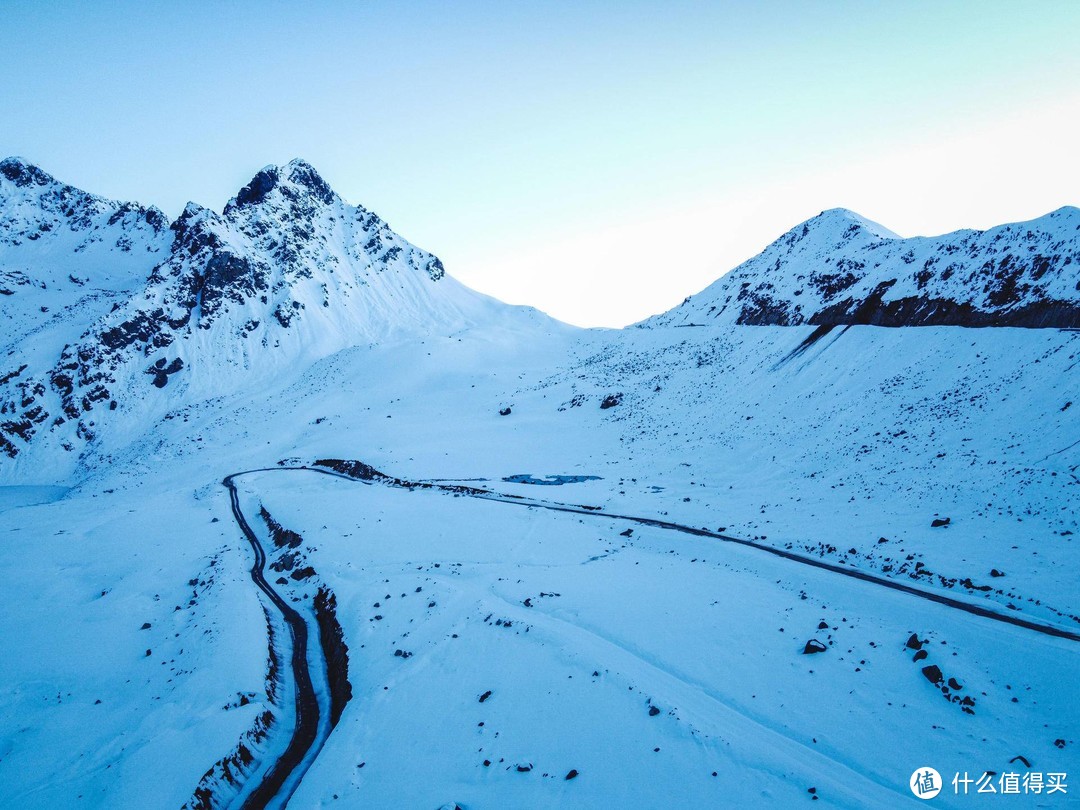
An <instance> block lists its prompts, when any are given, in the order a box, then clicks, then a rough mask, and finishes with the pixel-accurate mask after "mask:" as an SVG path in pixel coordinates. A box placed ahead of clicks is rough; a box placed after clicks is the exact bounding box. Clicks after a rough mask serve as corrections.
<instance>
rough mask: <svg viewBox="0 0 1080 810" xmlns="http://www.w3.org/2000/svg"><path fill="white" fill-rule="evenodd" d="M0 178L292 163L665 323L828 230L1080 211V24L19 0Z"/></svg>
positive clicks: (907, 227)
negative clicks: (803, 228)
mask: <svg viewBox="0 0 1080 810" xmlns="http://www.w3.org/2000/svg"><path fill="white" fill-rule="evenodd" d="M0 38H2V40H0V41H2V47H0V109H2V110H3V114H2V116H0V153H3V154H5V155H7V154H19V155H22V156H24V157H26V158H28V159H30V160H32V161H34V162H36V163H38V164H39V165H41V166H42V167H43V168H45V169H46V170H47V171H49V172H51V173H53V174H54V175H56V176H57V177H59V178H61V179H63V180H66V181H68V182H71V183H74V184H76V185H79V186H81V187H83V188H86V189H88V190H91V191H94V192H97V193H101V194H105V195H107V196H111V197H116V198H121V199H135V200H138V201H141V202H146V203H153V204H156V205H158V206H160V207H162V208H163V209H165V210H166V212H168V213H169V214H170V215H175V214H176V213H178V212H179V210H180V209H181V208H182V206H183V204H184V202H186V201H187V200H188V199H194V200H196V201H198V202H200V203H203V204H205V205H209V206H212V207H215V208H219V209H220V207H221V206H222V205H223V204H224V203H225V201H226V200H227V199H228V198H229V197H230V196H231V195H232V194H233V193H234V192H235V191H236V189H237V188H239V186H241V185H242V184H243V183H245V182H246V181H247V180H248V179H249V178H250V176H251V175H252V174H253V173H254V172H255V171H257V170H258V169H259V168H260V167H262V166H263V165H265V164H267V163H284V162H286V161H288V160H289V159H291V158H293V157H303V158H305V159H307V160H308V161H310V162H311V163H312V164H314V165H315V167H316V168H317V169H319V171H320V172H321V173H322V174H323V175H324V177H326V179H327V180H328V181H329V182H330V183H331V185H332V186H333V187H334V188H335V189H336V190H337V191H338V192H339V193H340V194H341V195H342V196H343V197H345V198H346V199H348V200H350V201H352V202H358V203H362V204H363V205H365V206H367V207H369V208H371V209H373V210H375V211H377V212H378V213H379V214H380V215H382V216H383V217H384V218H386V219H387V220H388V221H389V222H390V224H391V225H392V226H393V227H394V228H395V229H396V230H397V231H398V232H400V233H401V234H402V235H403V236H405V237H406V238H408V239H410V240H412V241H413V242H415V243H417V244H418V245H420V246H421V247H424V248H426V249H428V250H431V251H433V252H435V253H437V254H439V255H440V256H441V257H442V258H443V259H444V261H445V262H446V265H447V268H448V270H449V271H450V272H451V273H452V274H454V275H455V276H457V277H458V278H459V279H461V280H462V281H464V282H466V283H468V284H471V285H472V286H474V287H477V288H478V289H481V290H483V291H485V292H489V293H491V294H494V295H496V296H498V297H501V298H504V299H507V300H511V301H513V302H515V303H532V304H535V305H537V306H540V307H541V308H543V309H545V310H547V311H549V312H551V313H552V314H554V315H556V316H557V317H562V318H564V319H567V320H570V321H572V322H575V323H580V324H585V325H593V324H604V325H621V324H623V323H627V322H629V321H632V320H636V319H638V318H641V317H644V316H645V315H648V314H650V313H652V312H655V311H658V310H660V309H663V308H666V307H668V306H671V305H673V304H675V303H677V302H678V301H679V300H681V299H682V298H683V297H684V296H685V295H687V294H689V293H692V292H696V291H697V290H698V289H700V288H701V287H702V286H704V285H705V284H706V283H708V282H709V281H711V280H712V279H713V278H715V277H716V276H717V275H719V274H720V273H721V272H723V271H724V270H727V269H729V268H730V267H731V266H732V265H734V264H736V263H738V262H739V261H741V260H743V259H745V258H747V257H748V256H750V255H752V254H753V253H754V252H756V251H757V250H759V249H761V248H762V247H764V245H765V244H766V243H767V242H768V241H770V240H771V239H772V238H774V237H776V236H778V235H779V234H780V233H781V232H782V231H784V230H786V229H787V228H789V227H791V226H793V225H795V224H796V223H797V222H798V221H800V220H801V219H805V218H807V217H809V216H812V215H813V214H815V213H817V212H818V211H820V210H822V209H824V208H828V207H832V206H837V205H842V206H847V207H851V208H854V209H856V210H859V211H860V213H862V214H864V215H866V216H868V217H870V218H871V219H878V220H880V221H882V222H883V224H885V225H887V226H888V227H890V228H892V229H893V230H896V231H898V232H900V233H902V234H909V233H911V234H913V233H926V232H941V231H946V230H951V229H954V228H957V227H961V226H979V227H985V226H989V225H992V224H994V223H996V222H1000V221H1005V220H1010V219H1023V218H1029V217H1033V216H1037V215H1039V214H1042V213H1045V212H1047V211H1049V210H1051V209H1053V208H1056V207H1058V206H1060V205H1063V204H1066V203H1071V204H1078V203H1080V167H1078V163H1080V161H1078V160H1077V157H1076V152H1075V149H1076V147H1075V144H1076V143H1077V142H1080V138H1078V135H1080V131H1078V130H1080V107H1078V106H1077V104H1078V102H1080V47H1077V42H1078V41H1080V3H1075V2H1040V3H1035V4H1019V3H999V2H952V3H939V2H933V3H930V2H904V3H891V4H887V3H869V2H760V3H703V2H670V1H669V2H623V3H608V2H605V3H601V2H565V3H529V2H520V3H519V2H490V3H479V2H460V3H451V2H433V3H390V2H367V3H341V4H334V3H311V4H299V3H280V4H273V3H255V2H232V3H214V4H210V3H207V4H199V3H191V4H186V3H176V4H170V5H164V4H157V3H146V2H140V3H118V2H111V3H110V2H100V3H95V4H89V3H65V2H51V3H29V2H28V3H17V2H11V0H0Z"/></svg>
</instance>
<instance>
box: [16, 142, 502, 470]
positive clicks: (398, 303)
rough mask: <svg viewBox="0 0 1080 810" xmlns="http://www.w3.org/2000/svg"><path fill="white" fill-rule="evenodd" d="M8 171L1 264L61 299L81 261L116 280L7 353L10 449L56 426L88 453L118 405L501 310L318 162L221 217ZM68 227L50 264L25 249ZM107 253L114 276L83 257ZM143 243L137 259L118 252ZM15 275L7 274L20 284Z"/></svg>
mask: <svg viewBox="0 0 1080 810" xmlns="http://www.w3.org/2000/svg"><path fill="white" fill-rule="evenodd" d="M0 165H2V167H3V169H2V171H3V177H4V178H5V183H4V185H3V186H0V216H3V220H2V223H0V224H2V227H0V244H2V245H3V246H5V247H6V248H7V253H0V259H3V260H5V261H6V263H5V264H4V265H0V266H3V267H6V268H10V267H12V266H14V264H15V263H18V262H21V263H22V264H21V265H19V266H23V265H25V266H26V268H27V269H26V271H25V274H26V276H27V277H28V278H32V279H33V281H32V282H30V283H28V284H27V285H22V286H29V287H33V285H34V284H37V285H38V286H37V289H39V290H40V292H41V294H42V295H45V296H51V297H49V298H48V300H49V301H50V304H54V302H55V301H57V300H59V299H58V298H57V295H56V291H55V289H54V285H59V284H61V282H62V280H63V279H65V278H67V276H68V275H70V277H71V279H70V280H69V281H68V283H69V284H70V285H74V286H75V287H76V288H78V289H79V290H82V289H83V287H84V285H86V284H88V283H89V281H83V280H82V278H81V277H80V276H79V275H77V274H79V273H83V274H85V275H88V276H91V277H92V278H91V280H93V279H94V278H96V279H97V282H98V283H99V284H104V283H106V281H107V282H108V283H109V284H111V285H112V287H113V289H110V290H107V292H108V295H107V296H104V297H101V296H100V295H99V296H98V297H99V298H100V299H101V301H100V302H101V304H102V306H99V307H97V308H96V309H95V308H89V309H88V310H87V312H86V313H84V314H83V315H82V316H80V317H68V316H63V317H61V319H60V323H61V325H62V326H63V327H64V328H57V329H55V330H53V332H54V333H55V334H54V335H53V339H51V340H50V341H46V342H45V343H43V344H42V345H41V346H39V347H37V348H36V349H35V350H34V351H28V344H27V343H26V342H25V341H21V342H20V343H19V345H18V346H16V347H11V348H10V349H9V351H8V353H7V357H6V359H4V358H0V453H2V454H4V455H6V456H7V457H10V458H14V457H15V456H17V455H18V454H19V453H20V452H21V451H22V450H23V449H24V448H25V447H26V446H27V445H28V443H30V442H31V441H33V440H34V439H35V437H40V436H41V435H42V434H46V433H47V434H50V435H51V436H52V437H53V438H54V439H55V441H56V442H58V443H59V444H60V446H61V447H62V448H63V449H65V450H68V451H73V450H77V449H78V448H79V446H80V442H88V441H92V440H94V439H95V437H96V436H97V435H98V433H99V431H100V429H101V425H102V423H103V422H108V421H111V420H114V419H117V418H119V416H117V415H116V414H113V412H117V411H118V412H120V414H121V415H122V414H123V413H124V412H125V411H129V412H133V413H134V412H137V413H138V414H140V415H141V417H145V416H147V415H148V414H149V415H154V414H157V415H158V416H160V415H161V414H162V413H164V411H165V410H166V409H167V408H168V407H171V406H175V405H176V404H177V400H178V398H179V399H180V400H182V401H193V400H198V399H200V398H206V397H211V396H217V395H221V394H225V393H228V392H230V391H232V390H236V389H238V388H239V387H242V386H245V385H252V384H256V383H259V382H265V381H266V380H267V378H272V377H274V376H275V375H279V374H281V373H284V372H285V371H287V370H289V369H292V368H296V367H299V366H303V365H305V364H310V362H313V361H314V360H316V359H318V358H320V357H323V356H326V355H328V354H330V353H332V352H334V351H337V350H340V349H342V348H345V347H347V346H353V345H357V344H364V343H371V342H377V341H383V340H387V339H393V338H394V337H395V336H397V335H402V334H413V335H415V334H427V333H433V332H434V333H449V332H452V331H454V330H456V329H459V328H461V327H463V326H464V325H466V324H468V323H470V322H472V321H474V320H476V319H477V318H482V317H484V314H485V313H486V312H488V311H489V310H491V308H492V307H493V306H497V305H495V304H494V302H492V301H491V300H490V299H487V298H485V297H484V296H481V295H479V294H477V293H474V292H472V291H471V290H468V289H466V288H464V287H462V286H461V285H460V284H458V283H457V282H455V281H453V280H452V279H450V278H448V277H445V273H444V270H443V266H442V263H441V262H440V261H439V259H437V258H436V257H435V256H432V255H431V254H429V253H426V252H425V251H423V250H420V249H419V248H416V247H414V246H413V245H411V244H410V243H409V242H407V241H405V240H404V239H402V238H401V237H400V236H398V235H397V234H396V233H394V232H393V231H392V230H391V229H390V228H389V226H388V225H387V224H386V223H385V222H383V221H382V220H381V219H380V218H379V217H377V216H376V215H375V214H373V213H372V212H370V211H368V210H366V209H364V208H362V207H359V206H352V205H349V204H347V203H345V202H344V201H343V200H342V199H341V198H340V197H338V196H337V195H336V194H335V193H334V192H333V191H332V190H331V189H330V187H329V186H328V185H327V184H326V182H325V181H324V180H323V179H322V178H321V177H320V176H319V175H318V173H317V172H316V171H315V170H314V169H313V168H312V167H311V166H310V165H308V164H307V163H305V162H303V161H299V160H296V161H293V162H291V163H289V164H288V165H286V166H283V167H277V166H268V167H266V168H265V169H263V170H262V171H260V172H259V173H258V174H256V175H255V177H254V178H253V179H252V181H251V182H250V183H249V184H248V185H246V186H245V187H244V188H242V189H241V190H240V191H239V192H238V193H237V195H236V196H235V197H234V198H233V199H232V200H230V201H229V203H228V204H227V205H226V206H225V208H224V210H223V211H222V213H220V214H218V213H216V212H214V211H211V210H209V209H206V208H203V207H201V206H198V205H196V204H194V203H189V204H188V206H187V208H186V209H185V210H184V212H183V214H182V215H181V216H180V217H179V218H178V219H177V220H176V221H175V222H173V223H171V225H170V224H167V222H166V220H165V217H164V215H162V214H161V212H159V211H157V210H156V209H147V208H141V207H139V206H135V205H132V204H120V203H112V202H109V201H105V200H101V199H100V198H97V197H94V196H92V195H89V194H86V193H85V192H81V191H78V190H77V189H72V188H71V187H69V186H63V185H61V184H59V183H57V182H56V181H55V180H53V179H52V178H50V177H49V176H48V175H46V174H45V173H44V172H42V171H41V170H40V169H37V168H36V167H33V166H30V165H29V164H26V163H25V162H23V161H13V160H8V161H4V163H3V164H0ZM27 189H30V192H29V193H27V191H26V190H27ZM58 233H63V234H64V241H63V245H64V247H65V250H64V251H63V252H57V251H55V250H53V251H52V252H51V253H50V254H49V261H48V262H45V261H44V260H43V259H42V258H41V255H40V253H39V252H38V251H36V250H27V249H26V247H25V246H26V244H27V243H28V242H30V243H35V242H38V241H49V240H52V241H54V242H55V241H57V234H58ZM39 234H40V235H39ZM69 234H70V235H69ZM67 248H70V250H67ZM54 253H55V255H53V254H54ZM90 253H93V254H94V255H95V256H96V257H97V258H95V261H96V262H97V263H98V264H100V265H102V266H104V267H108V268H111V272H110V273H105V272H99V273H98V274H97V275H96V276H95V275H94V274H93V273H90V272H89V271H87V270H84V269H82V268H83V265H80V263H79V262H80V257H81V256H83V255H88V254H90ZM128 254H131V255H134V256H137V259H138V260H137V261H127V260H126V259H122V258H118V257H123V256H127V255H128ZM125 262H126V263H125ZM84 264H85V262H84ZM117 268H120V270H117ZM12 278H16V274H15V271H12V270H8V271H7V275H6V276H0V279H6V281H5V284H4V285H3V286H5V289H6V288H7V287H10V286H13V284H12V282H11V279H12ZM7 294H8V295H12V296H16V295H23V293H22V291H21V287H20V289H19V291H16V290H12V291H11V292H10V293H7ZM35 301H36V299H35ZM61 304H63V302H62V301H61ZM45 306H46V308H51V307H49V305H45ZM43 313H44V310H43ZM11 320H12V323H13V324H17V326H13V332H14V333H18V334H20V335H23V336H25V333H26V330H27V329H28V328H29V329H30V330H31V331H32V330H33V328H34V327H33V326H32V325H31V326H30V327H27V323H28V321H30V320H33V319H32V318H30V317H29V316H27V315H26V314H25V313H22V312H21V311H20V312H19V313H16V314H15V315H13V316H12V317H11ZM20 330H21V331H20ZM61 338H62V339H61ZM161 389H164V391H163V393H162V394H160V395H159V394H156V392H157V391H159V390H161ZM162 396H165V397H166V398H164V399H162ZM155 397H156V398H155Z"/></svg>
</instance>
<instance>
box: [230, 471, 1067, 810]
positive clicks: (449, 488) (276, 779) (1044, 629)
mask: <svg viewBox="0 0 1080 810" xmlns="http://www.w3.org/2000/svg"><path fill="white" fill-rule="evenodd" d="M299 471H304V472H313V473H319V474H320V475H329V476H332V477H334V478H341V479H344V480H346V481H350V482H352V483H355V484H365V485H368V486H370V485H371V484H372V481H369V480H364V479H360V478H356V477H354V476H351V475H345V474H344V473H340V472H336V471H334V470H330V469H325V468H319V467H305V466H297V467H266V468H261V469H256V470H246V471H244V472H238V473H233V474H232V475H230V476H228V477H227V478H225V480H224V481H223V482H222V483H223V484H224V485H225V486H226V487H227V488H228V490H229V497H230V500H231V502H232V511H233V516H234V517H235V518H236V522H237V524H238V525H239V526H240V529H241V531H243V533H244V536H245V537H247V539H248V542H249V543H251V547H252V549H253V550H254V551H255V564H254V565H253V566H252V568H251V579H252V580H253V581H254V582H255V584H256V585H258V586H259V588H260V589H261V590H262V591H263V593H265V594H266V596H267V597H268V598H269V599H270V601H271V602H272V603H273V605H274V607H275V608H277V609H278V611H279V612H280V613H281V615H282V617H283V618H284V620H285V623H286V625H287V626H288V627H289V632H290V634H291V636H292V659H291V665H292V670H293V675H294V679H293V680H294V683H295V685H296V689H295V697H296V727H295V729H294V731H293V736H292V739H291V740H290V741H289V745H288V748H286V750H285V753H284V754H282V755H281V757H280V758H279V759H278V761H277V762H276V763H274V764H273V765H272V766H271V768H270V769H269V770H268V771H267V772H266V774H265V775H264V776H263V778H262V782H261V783H260V784H259V785H258V787H257V788H256V789H255V790H254V791H253V792H252V793H251V794H250V795H249V796H248V798H247V799H246V801H245V802H244V805H243V807H244V808H245V809H246V808H251V809H252V810H254V809H255V808H263V807H266V806H267V805H268V804H269V803H270V802H272V801H274V799H275V798H276V799H277V800H278V804H279V805H280V806H281V807H284V806H285V804H286V803H287V802H288V800H289V798H290V797H291V796H292V794H293V792H294V791H295V790H296V787H297V785H299V783H300V780H301V779H302V778H303V775H304V773H305V772H306V771H307V769H308V767H310V765H311V762H312V761H313V759H314V756H313V754H315V753H317V752H318V750H319V748H321V747H322V744H323V743H324V742H325V741H326V736H328V735H329V729H327V730H326V732H325V734H324V735H323V737H322V739H319V727H320V723H319V718H320V709H319V703H318V700H317V698H316V695H315V691H314V688H313V687H312V683H311V674H310V671H309V670H308V660H307V640H308V627H307V624H306V623H305V622H304V619H303V617H301V616H300V614H299V613H297V612H296V611H295V610H293V608H291V607H290V606H289V605H288V604H287V603H286V602H285V600H284V599H283V598H282V597H281V596H280V595H279V594H278V593H277V592H276V591H275V590H274V589H273V588H271V587H270V585H269V584H268V583H267V581H266V579H265V578H264V577H263V567H264V565H265V563H266V554H265V552H264V551H263V548H262V545H261V544H260V543H259V539H258V538H257V537H256V536H255V533H254V532H253V531H252V530H251V527H250V526H249V525H248V522H247V520H246V519H245V518H244V514H243V512H241V511H240V502H239V497H238V495H237V492H236V486H235V484H234V483H233V479H235V478H238V477H240V476H243V475H248V474H250V473H256V472H299ZM376 480H378V479H376ZM381 483H383V484H385V485H387V486H396V487H401V488H405V489H414V488H421V489H435V490H440V491H443V492H453V493H456V494H459V495H467V496H469V497H472V498H478V499H480V500H485V501H494V502H496V503H505V504H511V505H515V506H524V507H528V508H531V509H548V510H551V511H554V512H568V513H570V514H576V515H587V516H590V517H600V518H607V519H609V520H621V521H625V522H627V523H635V524H637V525H640V526H651V527H654V528H658V529H667V530H670V531H677V532H681V533H683V534H690V535H694V536H696V537H707V538H710V539H713V540H720V541H723V542H725V543H736V544H738V545H741V546H747V547H749V548H754V549H757V550H758V551H763V552H765V553H767V554H772V555H774V556H776V557H782V558H783V559H785V560H790V561H792V562H795V563H798V564H800V565H807V566H810V567H813V568H819V569H822V570H825V571H830V572H832V573H834V574H840V575H841V576H845V577H850V578H852V579H857V580H860V581H862V582H868V583H870V584H872V585H877V586H879V587H882V588H888V589H889V590H893V591H899V592H901V593H905V594H908V595H910V596H915V597H918V598H919V599H926V600H928V601H930V602H935V603H937V604H939V605H944V606H945V607H948V608H952V609H954V610H960V611H963V612H965V613H970V614H972V615H975V616H980V617H982V618H984V619H990V620H993V621H997V622H1002V623H1004V624H1010V625H1013V626H1015V627H1022V628H1024V629H1026V630H1031V631H1032V632H1035V633H1040V634H1042V635H1045V636H1052V637H1055V638H1063V639H1068V640H1069V641H1080V633H1077V632H1073V631H1070V630H1066V629H1064V628H1062V627H1057V626H1056V625H1052V624H1046V623H1043V622H1037V621H1031V620H1029V619H1025V618H1021V617H1020V616H1016V615H1010V614H1008V613H1001V612H999V611H997V610H993V609H991V608H987V607H983V606H981V605H975V604H972V603H970V602H965V601H963V600H961V599H954V598H953V597H950V596H946V595H944V594H941V593H935V592H933V591H927V590H923V589H922V588H917V587H914V586H912V585H907V584H904V583H902V582H896V581H895V580H891V579H888V578H886V577H880V576H876V575H874V574H869V573H866V572H864V571H859V570H856V569H853V568H846V567H844V566H840V565H835V564H833V563H828V562H825V561H824V560H819V559H814V558H813V557H806V556H803V555H801V554H795V553H793V552H790V551H785V550H783V549H779V548H774V547H773V546H769V545H765V544H762V543H758V542H755V541H753V540H744V539H742V538H738V537H731V536H730V535H726V534H720V533H718V532H710V531H709V530H707V529H698V528H694V527H693V526H686V525H683V524H681V523H673V522H671V521H666V520H657V519H655V518H646V517H636V516H634V515H620V514H615V513H612V512H605V511H603V510H602V509H599V508H596V507H586V506H574V505H571V504H562V503H554V502H547V501H537V500H533V499H531V498H525V497H519V496H510V495H502V494H500V493H497V492H493V491H491V490H485V489H479V488H476V487H462V486H455V485H450V484H439V483H434V482H428V481H425V482H422V483H420V482H411V481H400V480H398V479H391V478H389V477H386V479H384V480H382V481H381ZM315 649H316V652H317V653H318V654H320V655H321V654H322V652H321V647H319V646H318V645H316V648H315Z"/></svg>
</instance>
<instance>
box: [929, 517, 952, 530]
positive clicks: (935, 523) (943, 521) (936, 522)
mask: <svg viewBox="0 0 1080 810" xmlns="http://www.w3.org/2000/svg"><path fill="white" fill-rule="evenodd" d="M950 523H952V518H934V519H933V520H932V521H931V522H930V528H931V529H940V528H941V527H942V526H948V525H949V524H950Z"/></svg>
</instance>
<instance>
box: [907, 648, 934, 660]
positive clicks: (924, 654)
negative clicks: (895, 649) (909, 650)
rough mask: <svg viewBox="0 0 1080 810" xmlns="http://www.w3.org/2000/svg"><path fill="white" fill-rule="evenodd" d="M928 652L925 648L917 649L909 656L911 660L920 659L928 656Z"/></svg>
mask: <svg viewBox="0 0 1080 810" xmlns="http://www.w3.org/2000/svg"><path fill="white" fill-rule="evenodd" d="M929 657H930V654H929V653H928V652H927V651H926V650H919V651H918V652H916V653H915V655H913V656H912V657H911V660H912V661H922V660H923V659H924V658H929Z"/></svg>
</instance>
